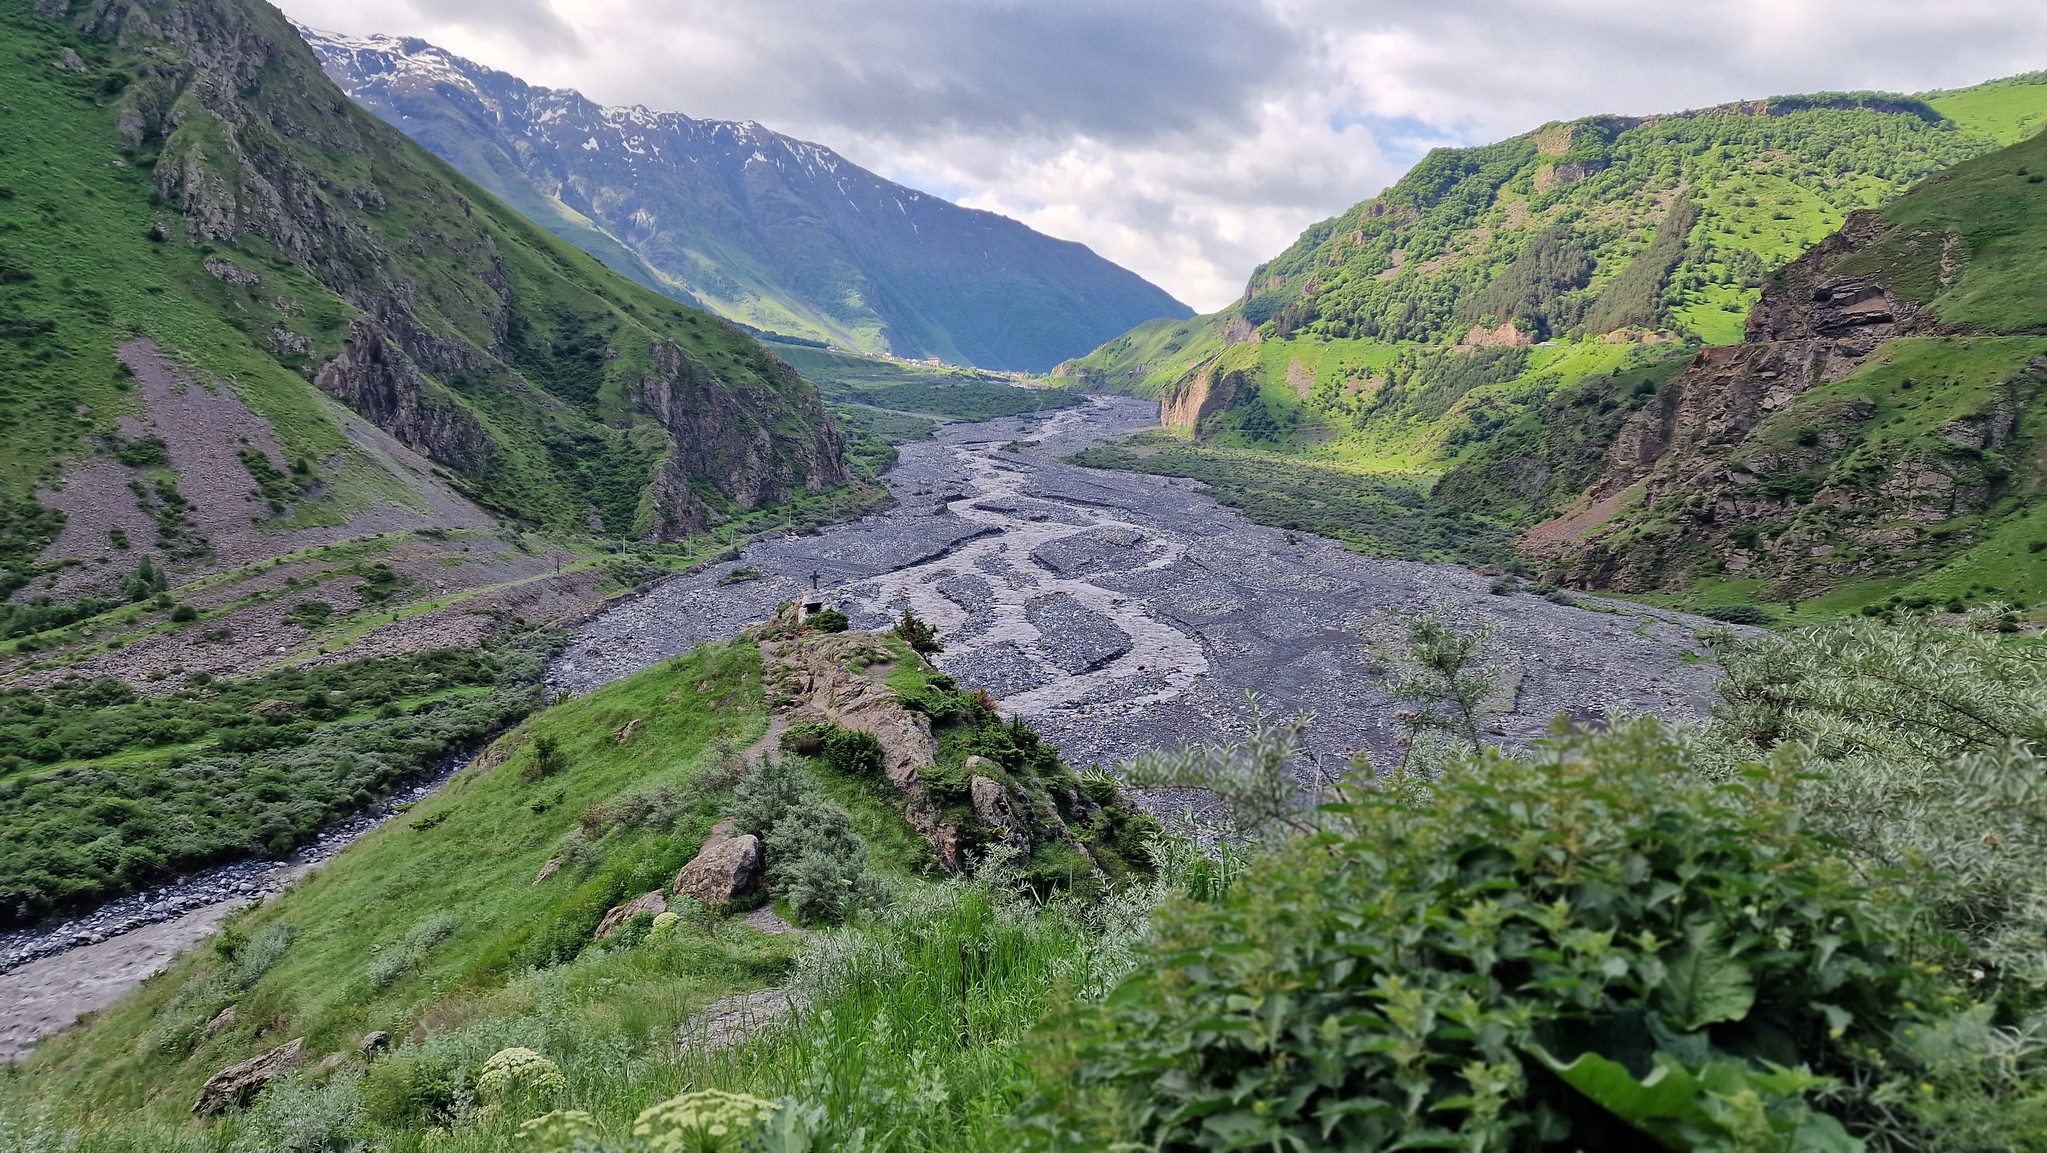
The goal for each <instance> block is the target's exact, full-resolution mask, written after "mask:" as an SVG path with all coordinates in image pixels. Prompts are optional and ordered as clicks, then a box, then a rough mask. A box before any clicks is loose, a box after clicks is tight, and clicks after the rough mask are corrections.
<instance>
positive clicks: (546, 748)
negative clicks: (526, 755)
mask: <svg viewBox="0 0 2047 1153" xmlns="http://www.w3.org/2000/svg"><path fill="white" fill-rule="evenodd" d="M568 767H569V755H568V754H567V753H565V752H563V751H562V747H561V742H560V741H558V740H556V739H555V738H554V736H553V734H550V733H542V734H540V735H539V736H537V737H535V738H533V762H532V764H530V765H528V766H527V767H526V779H527V780H532V781H537V780H539V779H540V778H542V777H551V776H554V775H555V774H556V773H559V772H561V771H562V770H563V769H566V768H568Z"/></svg>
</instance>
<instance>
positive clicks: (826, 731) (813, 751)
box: [781, 721, 838, 757]
mask: <svg viewBox="0 0 2047 1153" xmlns="http://www.w3.org/2000/svg"><path fill="white" fill-rule="evenodd" d="M837 729H838V726H837V725H834V724H832V723H831V722H829V721H798V722H797V723H795V724H793V725H790V726H789V727H788V728H786V729H783V730H782V738H781V746H782V748H783V750H784V751H787V752H791V753H795V754H797V755H799V756H805V757H814V756H816V755H817V754H818V753H820V752H822V751H823V749H824V742H825V738H826V737H829V736H831V735H832V733H833V732H834V731H836V730H837Z"/></svg>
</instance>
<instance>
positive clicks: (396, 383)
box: [313, 321, 491, 475]
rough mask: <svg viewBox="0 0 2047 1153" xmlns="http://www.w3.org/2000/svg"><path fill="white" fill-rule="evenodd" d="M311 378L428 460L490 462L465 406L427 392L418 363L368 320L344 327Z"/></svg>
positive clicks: (476, 466)
mask: <svg viewBox="0 0 2047 1153" xmlns="http://www.w3.org/2000/svg"><path fill="white" fill-rule="evenodd" d="M313 383H315V384H317V385H319V387H320V390H321V391H322V392H325V393H326V394H327V395H329V396H331V397H333V398H334V399H336V400H338V401H340V402H341V403H343V404H345V405H347V406H348V407H350V408H352V409H354V410H355V411H357V412H359V413H361V414H363V415H364V416H366V417H368V418H369V419H370V423H372V424H374V425H376V426H377V427H378V428H381V429H383V430H384V431H385V432H388V433H390V434H391V435H392V436H395V437H397V438H398V441H399V443H401V444H403V445H405V447H407V448H410V449H412V450H413V451H415V452H417V453H419V454H420V455H422V456H425V457H426V458H428V459H429V460H433V461H437V462H439V463H441V464H445V465H448V466H449V467H451V468H455V469H459V470H461V471H462V472H466V473H470V474H472V475H480V474H482V473H483V472H485V471H486V470H487V469H488V468H489V466H490V454H491V442H490V434H489V433H488V432H486V431H484V428H483V425H481V424H480V423H478V422H477V419H476V418H475V417H474V416H471V415H470V414H469V411H468V410H467V409H464V408H462V407H461V406H460V405H457V404H455V403H454V402H453V401H451V400H448V399H445V398H437V397H435V396H433V395H432V390H431V389H430V386H429V385H428V384H427V382H426V378H425V377H424V376H422V375H421V374H420V371H419V366H418V365H416V364H414V363H413V360H412V358H411V357H409V356H407V355H406V354H405V352H404V350H402V349H400V348H398V347H397V346H395V345H393V344H392V343H391V342H390V341H389V340H387V339H386V338H385V336H384V333H383V332H382V331H381V330H380V329H378V328H377V327H376V326H375V325H374V324H370V323H368V322H365V321H357V322H356V323H355V324H353V325H351V326H350V327H349V333H348V344H347V346H346V347H345V348H344V349H343V350H342V353H341V355H340V356H337V357H335V358H334V359H333V360H331V361H328V362H327V366H326V367H325V368H323V369H321V370H320V374H319V375H318V376H317V377H315V378H314V381H313Z"/></svg>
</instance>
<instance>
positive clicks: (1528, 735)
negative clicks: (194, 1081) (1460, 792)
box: [0, 398, 1714, 1061]
mask: <svg viewBox="0 0 2047 1153" xmlns="http://www.w3.org/2000/svg"><path fill="white" fill-rule="evenodd" d="M1157 419H1158V409H1157V406H1155V405H1149V404H1144V403H1141V402H1138V401H1133V400H1128V399H1121V398H1093V399H1091V400H1090V401H1089V402H1088V403H1087V404H1086V405H1084V406H1082V407H1080V408H1076V409H1068V410H1064V411H1062V412H1059V413H1056V414H1053V415H1051V416H1048V417H1042V418H1019V419H1012V420H1000V421H990V422H986V423H980V424H966V425H953V426H950V427H947V428H944V429H941V430H940V433H939V435H938V437H937V438H936V439H935V440H933V441H931V442H929V443H925V444H917V445H911V446H907V447H905V448H904V449H903V450H902V459H901V460H900V461H899V463H898V464H897V466H896V467H895V468H894V469H892V470H891V471H890V473H889V475H888V477H887V478H886V480H887V484H888V486H889V488H890V489H891V491H892V492H893V493H894V495H895V497H896V506H895V507H894V508H892V509H890V510H889V511H887V512H884V513H879V514H876V515H873V516H870V517H867V518H865V519H863V520H860V521H857V522H854V523H850V524H844V525H836V526H832V527H829V528H826V529H823V530H820V531H818V532H815V533H811V534H808V535H803V536H789V537H782V538H778V539H773V540H766V541H762V542H759V543H756V544H754V545H752V546H750V547H748V548H747V549H746V550H745V551H744V553H743V554H742V555H741V556H740V557H739V558H738V559H737V560H735V561H732V562H728V563H724V564H720V565H717V566H714V567H712V568H711V569H708V570H706V571H704V572H700V573H697V574H693V575H690V576H686V577H679V578H677V579H674V580H671V581H668V582H665V583H663V584H661V585H659V586H657V587H655V588H654V589H652V590H650V591H649V592H648V593H646V594H644V595H642V596H640V597H637V598H635V599H633V600H631V601H628V602H624V603H622V604H619V605H616V606H614V607H612V608H611V609H609V610H607V611H606V612H604V613H603V614H601V615H599V616H598V617H596V618H595V619H593V620H592V621H590V622H589V623H588V624H587V625H585V626H584V627H583V628H581V629H580V630H578V632H577V634H576V635H575V638H574V640H573V642H572V643H571V644H570V645H569V646H568V647H567V648H566V649H565V650H564V651H563V653H562V655H561V656H560V657H558V658H557V659H556V661H555V663H554V665H553V667H552V668H551V669H550V670H549V674H548V675H549V680H550V682H551V683H552V684H553V685H555V686H556V687H559V688H565V689H569V690H571V691H576V692H587V691H589V690H591V689H593V688H596V687H598V686H601V685H603V684H605V683H607V682H609V681H612V680H615V679H617V678H619V677H622V676H626V675H629V674H631V673H633V672H637V671H639V670H640V669H643V668H646V667H648V666H650V665H652V664H655V663H657V662H659V661H662V660H665V659H667V658H668V657H671V656H674V655H676V654H678V653H682V652H686V651H688V650H689V649H690V648H692V647H694V646H695V645H697V644H699V643H701V642H703V641H707V640H722V639H725V638H728V637H731V636H732V635H733V634H735V633H736V632H738V631H739V630H740V629H741V628H743V627H745V626H746V625H748V624H751V623H753V622H756V621H760V620H764V619H766V618H767V617H768V616H769V615H771V614H772V613H773V611H774V610H775V608H776V606H778V605H780V604H782V603H783V602H786V601H791V600H797V599H821V600H824V601H827V602H829V603H832V604H835V605H838V606H839V607H841V608H843V609H845V610H846V612H847V613H848V615H849V616H851V617H852V618H853V620H854V623H855V625H856V626H857V627H879V626H882V625H884V624H886V623H887V622H888V621H889V620H890V619H892V618H894V617H896V616H898V615H899V614H900V613H901V612H902V610H903V609H904V608H905V607H909V608H912V609H914V610H915V611H916V612H917V613H918V615H920V616H922V617H924V618H925V619H926V620H927V621H929V622H931V623H932V624H933V625H935V626H936V627H937V628H938V631H939V635H940V638H941V639H942V640H943V641H944V643H945V651H944V653H943V654H941V655H940V656H939V657H938V658H937V663H938V664H939V665H940V666H941V667H943V668H944V669H946V670H947V671H949V672H951V673H953V674H954V675H956V676H957V677H958V678H959V679H960V680H961V681H962V682H963V683H965V684H968V685H974V686H981V687H986V688H987V689H988V690H989V691H990V692H991V693H993V694H994V695H995V696H996V698H997V699H998V700H999V702H1000V703H1001V705H1002V707H1003V709H1004V711H1005V712H1009V713H1013V714H1019V715H1022V716H1023V717H1025V718H1026V719H1027V720H1029V721H1030V722H1031V723H1032V724H1033V725H1034V726H1035V727H1036V728H1037V729H1038V730H1039V731H1040V732H1041V733H1042V734H1044V736H1045V737H1046V738H1047V739H1048V740H1051V741H1053V742H1054V743H1056V744H1058V745H1059V746H1060V747H1061V749H1062V750H1063V751H1064V752H1065V754H1066V757H1067V760H1068V761H1069V762H1070V763H1072V764H1074V765H1075V766H1086V765H1090V764H1100V765H1114V764H1116V763H1117V762H1119V761H1122V760H1124V759H1126V758H1128V757H1130V756H1133V755H1135V754H1137V753H1140V752H1143V751H1145V750H1148V749H1154V748H1161V747H1169V746H1172V745H1174V744H1177V743H1180V742H1182V741H1192V742H1209V741H1215V740H1220V739H1224V738H1225V737H1226V735H1227V733H1228V732H1229V731H1230V730H1231V728H1232V727H1233V726H1235V725H1237V724H1239V723H1241V722H1242V720H1243V719H1244V717H1245V712H1246V708H1247V705H1246V700H1245V693H1246V691H1253V692H1256V693H1257V694H1259V695H1260V696H1261V697H1262V698H1263V700H1264V706H1263V707H1266V708H1269V709H1272V710H1277V711H1280V712H1284V713H1293V712H1309V713H1312V714H1314V717H1315V720H1314V722H1313V724H1312V726H1311V727H1310V730H1309V733H1310V738H1309V749H1308V750H1307V752H1308V755H1309V756H1310V757H1311V758H1312V759H1314V760H1315V761H1317V762H1318V763H1319V764H1321V766H1322V767H1323V768H1324V769H1325V770H1330V771H1333V770H1337V769H1340V768H1342V767H1343V765H1344V764H1346V763H1348V761H1349V760H1350V758H1351V757H1352V755H1353V754H1355V753H1358V752H1362V753H1364V754H1365V755H1366V756H1367V757H1368V758H1371V759H1372V760H1373V761H1374V762H1375V763H1386V762H1387V761H1388V760H1389V759H1390V758H1391V757H1393V756H1394V755H1395V747H1394V744H1393V741H1394V739H1395V738H1396V736H1397V735H1398V730H1397V728H1396V725H1395V722H1394V713H1395V712H1396V711H1397V710H1398V709H1399V708H1400V707H1401V706H1400V705H1399V703H1398V702H1396V701H1394V700H1393V699H1392V698H1391V697H1390V696H1389V695H1388V694H1387V693H1386V691H1385V688H1384V684H1383V677H1382V676H1381V675H1380V674H1379V673H1377V672H1375V671H1374V670H1375V668H1376V666H1377V663H1378V662H1377V660H1376V658H1375V648H1376V647H1378V646H1384V645H1387V644H1390V643H1393V642H1395V641H1397V639H1398V638H1399V637H1400V635H1401V634H1402V632H1403V630H1404V628H1405V622H1406V621H1407V620H1408V619H1409V618H1411V617H1412V616H1413V615H1414V614H1415V613H1417V612H1422V611H1433V612H1436V613H1438V614H1440V615H1442V616H1443V617H1444V618H1446V619H1448V620H1450V621H1451V622H1453V623H1456V624H1459V625H1461V626H1465V627H1473V626H1478V625H1490V626H1491V627H1493V628H1494V629H1496V630H1497V635H1496V637H1495V640H1494V642H1493V656H1494V660H1495V662H1496V663H1497V665H1498V667H1499V669H1500V671H1501V673H1502V674H1503V676H1504V679H1505V682H1506V683H1507V685H1508V686H1509V689H1508V691H1507V692H1506V693H1505V694H1504V697H1503V699H1502V701H1501V702H1500V704H1501V706H1502V707H1501V709H1500V711H1499V713H1498V715H1497V718H1496V721H1495V728H1496V731H1497V732H1498V734H1499V735H1500V736H1501V737H1503V738H1505V739H1509V740H1529V739H1534V738H1535V737H1537V736H1540V735H1541V733H1542V732H1543V730H1545V729H1546V728H1547V727H1548V725H1549V724H1550V722H1551V720H1552V719H1553V718H1554V717H1556V716H1557V715H1559V714H1565V715H1568V716H1570V717H1572V718H1573V719H1575V720H1577V721H1579V722H1581V723H1598V722H1600V721H1603V720H1604V719H1605V718H1607V717H1608V716H1610V715H1615V714H1622V713H1627V714H1634V713H1660V714H1665V715H1672V714H1676V715H1686V714H1693V713H1697V712H1699V711H1701V710H1702V709H1703V707H1704V705H1705V703H1706V701H1707V699H1708V697H1709V694H1710V691H1711V685H1712V679H1713V675H1714V670H1713V669H1712V668H1711V667H1710V666H1707V665H1704V664H1701V663H1698V662H1697V660H1696V658H1693V657H1688V656H1687V653H1688V652H1689V651H1690V650H1693V649H1695V648H1697V647H1698V644H1697V641H1696V639H1695V637H1694V632H1695V630H1696V629H1697V628H1700V627H1705V626H1706V624H1707V622H1702V621H1698V620H1695V619H1692V618H1686V617H1681V616H1678V615H1676V614H1670V613H1664V612H1660V611H1657V610H1652V609H1644V608H1641V607H1639V606H1634V605H1612V606H1609V610H1610V611H1605V612H1599V611H1591V610H1588V609H1582V608H1574V607H1569V606H1564V605H1557V604H1552V603H1550V602H1549V601H1546V600H1543V599H1541V598H1538V597H1534V596H1528V595H1513V596H1494V595H1491V594H1490V592H1489V586H1490V583H1491V582H1490V581H1489V579H1488V578H1485V577H1482V576H1479V575H1477V574H1474V573H1471V572H1468V571H1466V570H1464V569H1461V568H1455V567H1450V566H1442V565H1424V564H1414V563H1408V562H1402V561H1387V560H1378V559H1373V558H1368V557H1362V556H1359V555H1357V554H1355V553H1352V552H1349V551H1348V550H1346V549H1344V548H1343V547H1342V546H1341V545H1339V544H1337V543H1335V542H1333V541H1329V540H1325V539H1323V538H1320V537H1314V536H1310V535H1306V534H1297V533H1287V532H1283V531H1281V530H1277V529H1271V528H1266V527H1263V526H1259V525H1254V524H1251V523H1249V522H1247V521H1245V520H1244V519H1243V518H1242V517H1241V516H1239V515H1238V514H1237V513H1235V512H1234V511H1232V510H1230V509H1227V508H1224V507H1222V506H1219V505H1218V504H1217V503H1216V502H1215V501H1214V500H1213V499H1211V498H1210V497H1208V496H1207V495H1205V494H1204V493H1203V492H1202V490H1201V487H1200V486H1199V485H1198V484H1195V483H1194V482H1191V481H1184V480H1175V479H1170V478H1163V477H1151V476H1143V475H1137V474H1130V473H1119V472H1103V471H1097V470H1092V469H1083V468H1078V467H1075V466H1072V465H1068V464H1065V463H1062V462H1061V461H1060V459H1059V458H1060V457H1061V456H1063V455H1065V454H1067V453H1070V452H1073V451H1075V450H1077V449H1079V448H1083V447H1086V446H1087V445H1090V444H1096V443H1100V442H1102V441H1104V440H1108V439H1114V438H1118V437H1121V436H1125V435H1128V434H1129V433H1132V432H1135V431H1138V430H1140V429H1143V428H1147V427H1152V426H1154V425H1155V424H1156V422H1157ZM742 569H743V570H750V571H749V572H748V573H743V574H742V573H738V572H737V570H742ZM752 573H758V574H759V575H758V576H757V577H754V578H753V579H746V580H739V581H736V582H735V581H734V578H735V576H740V575H751V574H752ZM813 586H815V591H813ZM442 779H445V778H442ZM437 785H438V782H437V781H436V782H426V783H424V784H422V786H420V787H419V788H417V789H415V790H413V791H412V792H411V793H409V794H408V798H407V799H416V797H417V796H423V795H425V793H426V792H427V791H430V790H431V789H432V788H434V787H437ZM388 812H389V810H388V809H387V810H384V811H383V812H382V813H372V814H365V815H364V816H363V817H359V818H357V819H356V820H354V821H352V822H349V823H348V824H347V825H345V826H343V827H340V828H338V829H336V830H332V831H330V833H329V834H328V835H327V836H326V837H324V838H323V839H322V842H321V843H320V845H318V846H316V847H315V848H314V849H313V850H312V851H310V852H308V853H307V854H304V855H303V856H302V857H300V858H298V859H296V860H294V861H292V862H285V863H276V862H247V863H243V864H238V865H231V866H226V867H224V868H222V869H219V870H215V871H213V872H212V873H209V874H206V875H204V876H201V877H195V878H192V879H190V880H187V881H184V882H180V883H179V884H176V885H170V886H165V887H163V888H161V889H158V890H153V891H152V892H150V893H146V894H142V895H141V896H139V897H135V898H129V899H127V900H125V901H123V902H117V903H116V904H114V905H111V906H108V907H106V908H103V909H101V910H98V911H96V912H94V913H92V914H89V915H88V916H86V917H83V918H79V919H78V920H76V921H73V922H70V923H67V924H64V925H60V926H55V927H44V928H43V929H40V930H37V931H34V932H30V933H19V934H12V935H9V936H7V937H5V938H0V1061H5V1060H7V1059H9V1058H11V1057H12V1056H15V1055H18V1054H19V1053H21V1052H24V1051H25V1050H26V1049H27V1047H28V1046H29V1045H31V1044H32V1043H33V1040H34V1038H36V1037H38V1036H43V1035H47V1034H48V1033H51V1032H55V1031H57V1030H60V1029H62V1028H65V1027H68V1025H69V1024H70V1022H71V1021H72V1020H73V1019H74V1018H75V1017H76V1016H77V1014H79V1013H81V1012H86V1011H89V1010H92V1009H97V1008H102V1007H104V1006H106V1005H110V1004H112V1003H113V1001H115V1000H116V999H118V998H119V997H120V996H121V995H122V994H123V993H125V992H126V991H127V990H128V989H130V988H133V987H134V986H135V985H136V984H139V983H140V982H141V981H142V980H143V979H145V978H147V977H148V976H150V975H151V974H153V973H155V972H158V971H160V970H161V969H162V968H163V967H164V966H165V965H167V964H169V962H170V960H171V958H172V957H173V956H175V955H176V953H178V952H179V951H180V950H182V949H184V948H187V947H189V946H190V945H192V944H193V943H196V942H197V941H199V940H202V939H204V938H205V937H206V936H207V935H209V934H211V933H212V932H213V931H214V930H215V929H216V928H217V927H218V926H219V923H220V921H221V919H222V918H223V917H225V916H226V915H227V913H228V912H229V911H231V910H232V909H234V908H237V907H239V906H241V905H243V904H247V903H249V902H251V901H254V900H258V899H261V898H262V897H263V896H265V895H267V894H269V893H271V892H274V891H276V889H277V888H279V887H280V886H281V885H283V884H284V883H285V882H286V881H288V880H289V879H290V878H291V877H292V876H295V875H297V874H298V873H300V872H303V870H305V869H307V868H310V867H312V866H313V865H315V864H317V863H318V862H319V861H321V860H325V859H326V858H327V857H329V856H331V855H332V854H333V853H334V852H337V851H339V850H340V849H341V848H343V847H344V846H345V845H346V844H348V843H350V842H352V841H353V840H354V839H355V838H356V837H359V836H360V835H361V834H362V833H363V832H366V831H367V830H368V829H369V828H371V827H374V825H375V824H376V823H377V821H378V820H380V819H382V817H383V816H384V815H388Z"/></svg>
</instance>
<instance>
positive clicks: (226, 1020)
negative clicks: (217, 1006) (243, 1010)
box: [206, 1005, 235, 1037]
mask: <svg viewBox="0 0 2047 1153" xmlns="http://www.w3.org/2000/svg"><path fill="white" fill-rule="evenodd" d="M234 1023H235V1007H234V1006H233V1005H229V1006H228V1007H227V1008H225V1009H222V1010H221V1011H220V1012H218V1013H215V1014H214V1015H213V1020H211V1021H208V1022H207V1023H206V1035H207V1036H208V1037H212V1036H217V1035H218V1034H219V1033H220V1031H221V1030H223V1029H226V1028H227V1027H229V1026H230V1025H233V1024H234Z"/></svg>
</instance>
